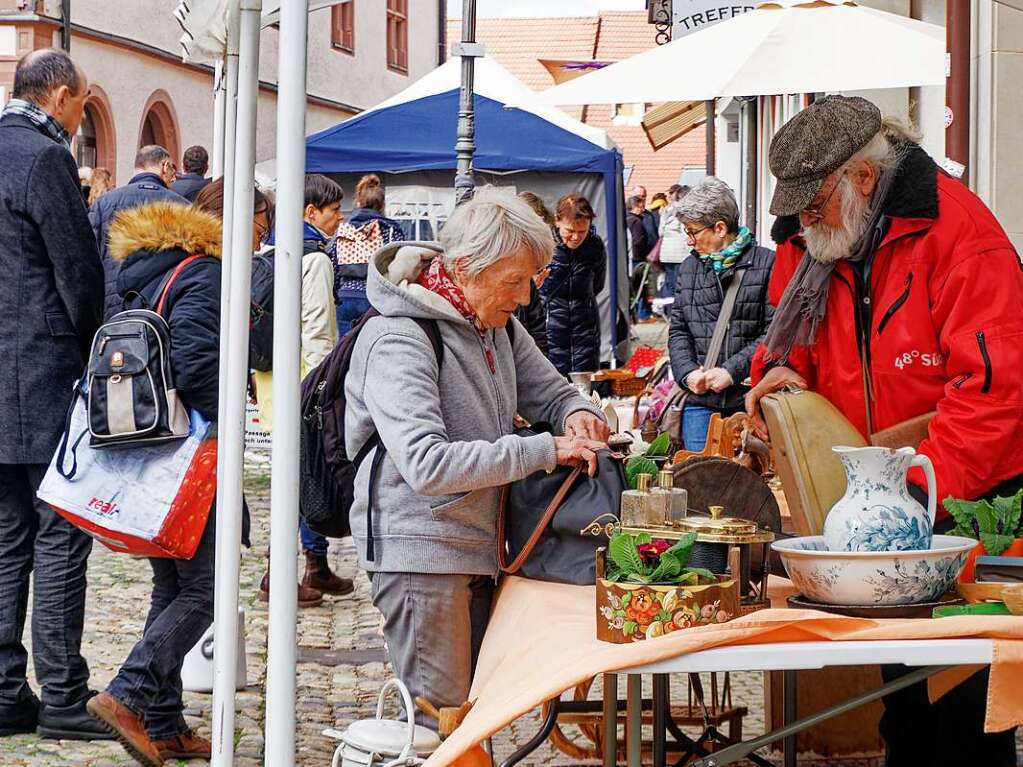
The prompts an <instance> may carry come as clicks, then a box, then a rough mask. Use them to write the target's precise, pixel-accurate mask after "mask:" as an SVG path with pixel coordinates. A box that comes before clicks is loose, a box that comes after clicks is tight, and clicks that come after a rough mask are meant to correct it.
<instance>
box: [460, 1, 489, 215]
mask: <svg viewBox="0 0 1023 767" xmlns="http://www.w3.org/2000/svg"><path fill="white" fill-rule="evenodd" d="M453 53H454V54H455V55H456V56H461V57H462V87H461V89H460V90H459V93H458V137H457V138H456V139H455V156H456V157H457V160H458V166H457V167H458V170H457V172H456V173H455V205H461V204H462V203H463V202H465V201H466V200H471V199H472V195H473V192H474V191H475V189H476V181H475V180H474V179H473V175H472V156H473V155H474V154H475V153H476V126H475V122H474V117H473V109H474V107H475V99H474V98H473V95H474V89H473V75H474V72H475V69H476V62H475V59H476V58H478V57H479V56H482V55H483V46H482V45H480V44H478V43H477V42H476V0H462V42H461V43H460V44H458V45H456V46H455V50H454V51H453Z"/></svg>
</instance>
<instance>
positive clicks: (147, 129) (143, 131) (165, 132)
mask: <svg viewBox="0 0 1023 767" xmlns="http://www.w3.org/2000/svg"><path fill="white" fill-rule="evenodd" d="M150 144H158V145H159V146H162V147H163V148H164V149H166V150H167V151H168V152H170V156H171V157H172V158H174V162H178V161H179V160H180V159H181V149H180V147H179V146H178V121H177V118H176V117H175V115H174V107H173V105H172V104H171V100H170V96H168V95H167V93H166V92H165V91H162V90H158V91H154V92H153V94H152V95H151V96H150V97H149V99H148V101H147V102H146V106H145V108H144V109H143V110H142V124H141V125H140V126H139V143H138V146H139V148H142V147H144V146H149V145H150Z"/></svg>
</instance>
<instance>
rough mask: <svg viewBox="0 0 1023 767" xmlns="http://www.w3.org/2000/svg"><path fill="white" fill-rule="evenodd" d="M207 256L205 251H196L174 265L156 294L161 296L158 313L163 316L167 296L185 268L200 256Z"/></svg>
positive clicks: (158, 300)
mask: <svg viewBox="0 0 1023 767" xmlns="http://www.w3.org/2000/svg"><path fill="white" fill-rule="evenodd" d="M205 257H206V254H205V253H196V254H195V255H194V256H189V257H188V258H186V259H185V260H184V261H182V262H181V263H180V264H178V265H177V266H176V267H174V271H173V272H171V273H170V274H168V275H167V276H166V277H164V278H163V282H161V283H160V288H159V290H158V291H157V294H156V295H157V296H159V298H158V299H157V303H156V313H157V314H159V315H160V316H161V317H163V307H164V304H166V303H167V296H168V295H169V294H170V289H171V286H172V285H173V284H174V283H175V282H176V281H177V279H178V277H179V276H180V275H181V273H182V272H183V271H184V270H185V267H186V266H188V265H189V264H190V263H192V262H193V261H198V260H199V259H200V258H205ZM164 319H166V317H164Z"/></svg>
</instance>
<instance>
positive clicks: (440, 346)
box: [352, 317, 444, 562]
mask: <svg viewBox="0 0 1023 767" xmlns="http://www.w3.org/2000/svg"><path fill="white" fill-rule="evenodd" d="M415 322H416V324H417V325H418V326H419V327H421V328H422V329H423V332H424V333H426V337H427V338H429V339H430V346H432V347H433V353H434V354H435V355H436V357H437V367H438V369H439V368H440V366H441V365H442V364H443V363H444V342H443V341H442V340H441V337H440V325H438V324H437V320H427V319H422V318H418V317H417V318H415ZM360 324H361V322H360ZM373 448H376V452H375V453H373V463H371V464H370V467H369V490H368V493H367V498H366V561H367V562H373V561H375V558H376V536H375V535H373V505H374V503H375V501H376V484H377V474H379V473H380V465H381V464H382V463H383V462H384V456H385V455H387V446H386V445H385V444H384V442H383V440H382V439H380V434H379V433H378V432H376V431H374V432H373V433H372V434H371V435H370V437H369V439H368V440H366V442H365V444H363V446H362V447H361V448H360V449H359V452H358V454H357V455H356V456H355V460H354V461H352V463H354V464H355V468H356V470H358V468H359V464H361V463H362V462H363V461H364V460H365V459H366V456H367V455H369V452H370V450H372V449H373Z"/></svg>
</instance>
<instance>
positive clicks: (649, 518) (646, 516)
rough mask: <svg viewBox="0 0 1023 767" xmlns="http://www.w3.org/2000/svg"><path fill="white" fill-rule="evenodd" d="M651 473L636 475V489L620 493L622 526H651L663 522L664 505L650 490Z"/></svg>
mask: <svg viewBox="0 0 1023 767" xmlns="http://www.w3.org/2000/svg"><path fill="white" fill-rule="evenodd" d="M653 478H654V476H653V474H639V475H637V476H636V489H635V490H626V491H625V492H623V493H622V517H621V519H622V527H651V526H654V525H656V526H660V525H663V524H664V507H663V505H658V504H657V503H656V500H655V496H654V495H653V494H652V493H651V492H650V483H651V482H652V481H653Z"/></svg>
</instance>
